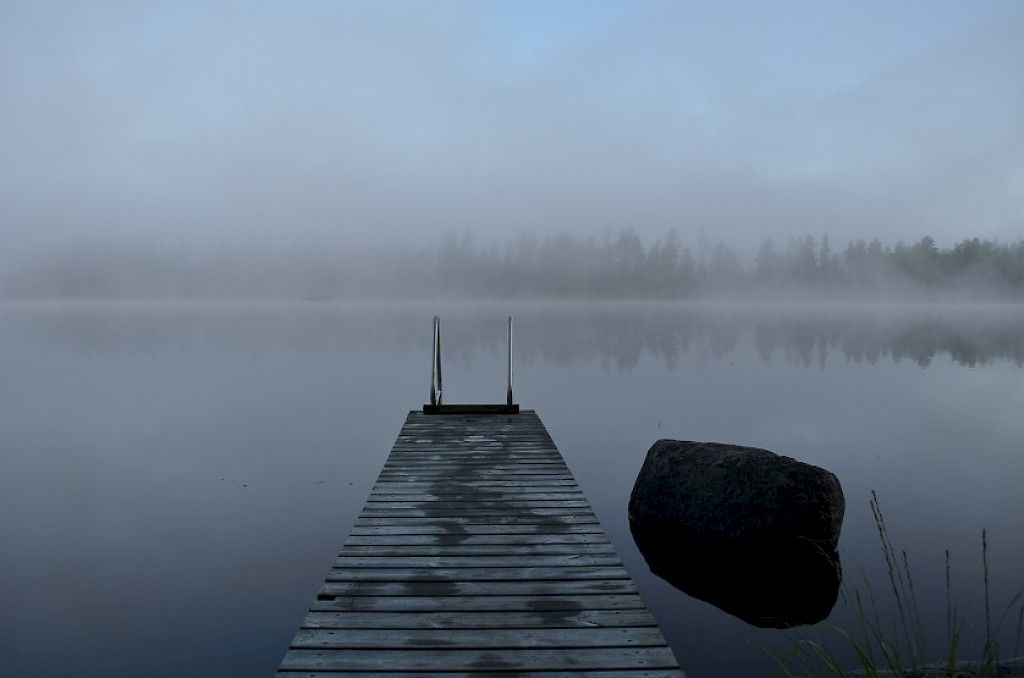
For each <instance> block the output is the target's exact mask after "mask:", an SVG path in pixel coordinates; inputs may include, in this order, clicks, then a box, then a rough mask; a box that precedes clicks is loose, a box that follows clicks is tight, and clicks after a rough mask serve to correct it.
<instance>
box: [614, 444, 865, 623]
mask: <svg viewBox="0 0 1024 678" xmlns="http://www.w3.org/2000/svg"><path fill="white" fill-rule="evenodd" d="M844 508H845V501H844V499H843V490H842V487H840V485H839V480H838V479H837V478H836V477H835V476H834V475H833V474H831V473H829V472H828V471H826V470H825V469H821V468H818V467H816V466H811V465H810V464H805V463H803V462H799V461H796V460H795V459H790V458H789V457H783V456H780V455H777V454H774V453H772V452H769V451H768V450H761V449H757V448H753V447H739V446H736V445H722V444H719V443H697V442H688V441H680V440H659V441H658V442H656V443H654V445H653V446H652V447H651V449H650V450H649V451H648V452H647V459H646V460H645V461H644V465H643V468H642V469H641V470H640V475H639V476H637V479H636V483H635V484H634V485H633V493H632V495H631V496H630V499H629V519H630V529H631V530H632V532H633V538H634V540H635V541H636V544H637V547H638V548H639V550H640V552H641V553H642V554H643V556H644V558H645V559H646V561H647V564H648V566H650V568H651V571H652V572H653V573H654V574H656V575H658V576H659V577H661V578H663V579H665V580H666V581H668V582H669V583H670V584H672V585H673V586H675V587H676V588H679V589H681V590H682V591H684V592H685V593H688V594H689V595H691V596H694V597H696V598H699V599H701V600H705V601H707V602H709V603H711V604H713V605H716V606H718V607H719V608H721V609H722V610H724V611H726V612H728V613H730V614H732V615H735V616H736V617H739V618H740V619H743V620H744V621H747V622H749V623H751V624H754V625H756V626H762V627H764V626H767V627H776V628H788V627H791V626H795V625H799V624H813V623H817V622H819V621H821V620H822V619H824V618H825V617H827V616H828V614H829V613H830V611H831V610H832V607H833V606H834V605H835V603H836V599H837V597H838V594H839V586H840V582H841V579H842V567H841V565H840V562H839V554H838V552H837V551H836V544H837V543H838V541H839V531H840V529H841V527H842V523H843V512H844Z"/></svg>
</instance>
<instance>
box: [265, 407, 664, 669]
mask: <svg viewBox="0 0 1024 678" xmlns="http://www.w3.org/2000/svg"><path fill="white" fill-rule="evenodd" d="M279 671H280V673H281V674H287V675H294V674H302V675H315V674H327V673H359V674H364V673H373V674H376V675H394V676H397V675H412V674H415V675H423V674H426V673H430V674H443V675H472V674H480V673H487V674H490V675H502V674H503V675H519V676H522V675H544V676H549V677H550V676H555V675H572V676H580V675H589V674H595V675H600V676H606V677H608V676H620V675H621V676H627V675H628V676H641V675H643V676H680V675H682V672H681V671H680V670H679V665H678V663H677V662H676V659H675V656H674V655H673V654H672V651H671V650H670V649H669V647H668V646H667V645H666V644H665V639H664V638H663V637H662V634H661V631H660V630H659V629H658V626H657V623H656V622H655V620H654V618H653V617H652V616H651V613H650V612H649V611H648V610H647V608H646V606H645V605H644V603H643V601H642V600H641V599H640V596H639V595H638V593H637V588H636V585H635V584H634V583H633V580H632V579H631V578H630V576H629V574H628V573H627V572H626V570H625V569H624V568H623V565H622V561H621V559H620V558H619V557H618V556H617V555H616V554H615V550H614V548H613V547H612V544H611V542H610V541H609V540H608V537H607V535H606V534H605V533H604V530H603V529H602V528H601V525H600V524H599V522H598V520H597V517H596V516H595V515H594V512H593V510H592V509H591V508H590V504H589V503H588V502H587V500H586V498H585V497H584V496H583V493H582V491H581V490H580V488H579V486H578V485H577V484H576V480H575V479H574V478H573V476H572V473H570V471H569V468H568V467H567V466H566V464H565V461H564V460H563V459H562V456H561V454H559V452H558V450H557V448H556V447H555V445H554V443H553V442H552V440H551V437H550V436H549V435H548V432H547V430H546V429H545V428H544V425H543V424H542V423H541V421H540V419H539V418H538V417H537V415H536V413H535V412H533V411H532V410H524V411H523V412H522V413H520V414H447V415H428V414H423V413H421V412H411V413H410V414H409V416H408V418H407V419H406V422H405V425H404V426H403V427H402V431H401V433H400V434H399V436H398V440H397V442H396V443H395V446H394V449H392V451H391V455H390V456H389V458H388V460H387V462H386V463H385V465H384V468H383V470H382V471H381V472H380V475H379V476H378V478H377V482H376V484H375V485H374V487H373V491H372V493H371V494H370V497H369V498H368V500H367V502H366V506H365V507H364V508H363V511H362V513H360V515H359V518H358V520H357V521H356V524H355V527H354V528H353V530H352V533H351V536H350V537H349V538H348V540H347V541H346V542H345V545H344V546H343V547H342V549H341V553H340V554H339V555H338V558H337V559H336V560H335V563H334V566H333V567H332V568H331V571H330V573H329V574H328V575H327V580H326V581H325V582H324V585H323V587H322V588H321V589H320V592H319V593H318V594H317V596H316V598H315V600H314V601H313V602H312V605H311V607H310V609H309V613H308V614H307V615H306V618H305V619H304V620H303V622H302V626H301V628H300V629H299V631H298V633H297V634H296V635H295V638H294V640H292V643H291V646H290V648H289V650H288V653H287V654H286V655H285V657H284V660H283V661H282V662H281V666H280V668H279Z"/></svg>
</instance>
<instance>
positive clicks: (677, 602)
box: [0, 302, 1024, 676]
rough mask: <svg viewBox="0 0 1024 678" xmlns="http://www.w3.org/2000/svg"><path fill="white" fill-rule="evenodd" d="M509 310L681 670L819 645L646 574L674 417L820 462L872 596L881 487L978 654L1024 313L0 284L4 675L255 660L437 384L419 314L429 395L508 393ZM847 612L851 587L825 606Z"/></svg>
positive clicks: (1014, 463) (252, 666) (548, 415)
mask: <svg viewBox="0 0 1024 678" xmlns="http://www.w3.org/2000/svg"><path fill="white" fill-rule="evenodd" d="M510 311H511V312H514V313H515V315H516V339H517V342H516V347H517V348H516V367H517V394H518V395H517V399H518V400H519V401H520V402H521V403H522V404H523V406H525V407H529V408H535V409H536V410H537V411H538V413H539V414H540V416H541V418H542V420H543V421H544V423H545V424H546V426H547V427H548V428H549V430H550V431H551V434H552V436H553V438H554V440H555V443H556V444H557V445H558V446H559V449H560V450H561V451H562V453H563V454H564V456H565V458H566V461H567V463H568V464H569V466H570V468H571V469H572V471H573V473H574V474H575V475H576V477H577V479H578V480H579V482H580V484H581V486H582V488H583V490H584V491H585V492H586V494H587V497H588V498H589V499H590V501H591V503H592V505H593V506H594V509H595V511H596V512H597V514H598V517H599V518H600V519H601V522H602V524H603V525H604V527H605V528H606V529H607V531H608V533H609V535H610V536H611V538H612V541H613V542H614V544H615V547H616V549H617V550H618V552H619V553H620V554H621V555H622V556H623V558H624V560H625V561H626V565H627V567H628V568H629V570H630V572H631V574H633V575H634V577H635V578H636V580H637V583H638V585H639V587H640V591H641V594H642V596H643V598H644V600H645V602H646V603H647V604H648V605H649V606H650V607H651V609H652V611H653V612H654V614H655V615H656V617H657V618H658V621H659V623H660V624H661V626H662V628H663V630H664V632H665V635H666V638H667V639H668V641H669V643H670V644H671V645H672V647H673V649H674V650H675V652H676V654H677V656H678V657H679V659H680V662H681V663H682V665H683V666H684V667H685V669H686V671H687V675H693V676H712V675H714V676H728V675H735V676H741V675H750V673H751V672H752V671H753V672H755V673H756V672H759V671H771V670H772V667H773V664H771V663H770V661H771V660H770V659H769V658H768V656H767V654H766V652H765V650H766V649H767V650H771V651H785V650H786V649H787V648H789V647H790V645H791V643H792V642H793V641H794V640H795V639H796V638H798V637H807V636H808V635H809V634H815V633H820V634H821V635H822V637H824V638H826V639H828V638H830V636H829V634H828V632H827V630H823V629H819V628H818V627H813V628H812V627H798V628H797V629H793V630H790V631H780V630H772V629H759V628H755V627H754V626H751V625H749V624H747V623H746V622H744V621H741V620H740V619H738V618H736V617H734V616H732V615H730V614H728V613H727V612H724V611H722V610H721V609H719V608H718V607H715V606H713V605H710V604H708V603H706V602H702V601H700V600H698V599H696V598H692V597H690V596H688V595H686V594H684V593H682V592H681V591H679V590H677V589H675V588H673V587H672V586H671V585H670V584H668V583H667V582H666V581H664V580H662V579H661V578H659V577H657V576H655V575H653V574H651V573H650V572H649V570H648V566H647V563H646V562H645V559H644V557H643V556H642V555H641V553H640V552H639V551H638V550H637V547H636V545H635V544H634V541H633V539H632V537H631V535H630V531H629V527H628V521H627V518H626V503H627V500H628V497H629V492H630V490H631V487H632V482H633V479H634V478H635V475H636V473H637V471H638V470H639V467H640V465H641V463H642V461H643V459H644V454H645V452H646V450H647V448H648V447H649V446H650V444H651V443H652V442H654V440H656V439H658V438H663V437H666V438H680V439H690V440H710V441H722V442H731V443H740V444H745V445H753V446H759V447H765V448H768V449H771V450H773V451H776V452H778V453H781V454H786V455H790V456H793V457H795V458H797V459H800V460H803V461H807V462H810V463H813V464H817V465H820V466H824V467H825V468H828V469H830V470H831V471H833V472H834V473H835V474H836V475H837V476H838V477H839V479H840V481H841V483H842V485H843V489H844V491H845V494H846V499H847V511H846V520H845V523H844V526H843V532H842V538H841V540H840V545H839V550H840V554H841V556H842V559H843V561H842V565H843V569H844V572H846V573H847V575H853V576H855V577H858V578H859V577H861V574H860V572H861V570H863V573H864V574H863V576H866V577H867V578H868V580H869V581H871V582H872V584H873V586H874V591H875V593H876V595H877V596H878V599H879V604H880V606H881V608H882V611H883V614H887V613H889V612H891V608H890V607H889V606H890V604H891V603H890V602H887V601H888V598H887V597H886V590H887V589H886V586H887V580H886V579H885V572H884V568H885V565H884V561H883V560H882V558H881V550H880V547H879V544H878V537H877V535H876V534H875V528H874V524H873V522H872V518H871V513H870V511H869V509H868V500H869V498H870V490H872V489H874V490H876V491H877V493H878V496H879V499H880V501H881V504H882V507H883V510H884V511H885V515H886V519H887V521H888V524H889V529H890V532H891V534H892V537H893V539H894V541H895V542H896V543H897V546H898V547H900V548H905V549H906V551H907V553H908V557H909V559H910V563H911V567H912V571H913V574H914V584H915V586H916V590H917V594H918V596H919V599H920V601H921V608H922V610H923V611H924V612H925V616H924V624H925V627H926V631H927V635H928V637H929V639H930V641H931V642H933V643H934V647H935V649H936V651H941V648H942V647H943V643H944V638H945V635H944V634H945V602H944V596H945V593H944V589H945V582H944V556H943V552H944V550H945V549H947V548H948V549H950V551H951V554H952V556H951V562H952V569H953V585H954V594H955V597H956V598H957V599H958V600H959V601H961V603H962V604H963V605H967V604H968V601H973V602H971V603H970V611H971V613H972V614H971V615H968V616H969V617H970V618H971V619H972V623H970V624H969V625H968V627H967V628H966V630H965V636H966V638H965V651H966V652H967V653H968V654H970V653H972V652H975V653H976V652H979V651H980V645H979V643H980V642H981V640H980V638H981V635H982V634H983V622H982V619H983V618H982V616H980V614H979V612H980V610H981V599H980V598H979V595H980V587H981V581H982V576H981V560H980V549H981V530H982V528H985V529H987V530H988V541H989V562H990V570H991V579H992V601H993V608H994V609H997V610H998V611H999V612H1001V611H1002V606H1004V605H1005V604H1006V603H1007V602H1009V598H1010V596H1012V594H1013V591H1014V590H1015V587H1017V586H1019V585H1020V584H1021V583H1022V582H1021V581H1020V579H1021V572H1022V571H1024V567H1022V565H1024V539H1022V538H1021V530H1020V526H1019V518H1020V516H1019V513H1020V507H1021V506H1024V485H1022V484H1021V482H1020V479H1021V478H1022V477H1024V475H1022V474H1024V455H1022V454H1021V441H1022V440H1024V417H1021V416H1020V413H1021V412H1022V411H1024V380H1022V371H1021V370H1022V364H1024V311H1022V310H1021V309H1020V308H1019V307H1016V306H1007V305H973V306H942V305H893V306H884V305H876V306H873V307H872V306H866V305H855V304H848V305H829V306H826V305H796V304H789V305H751V304H747V305H740V304H733V305H711V304H673V303H664V304H658V303H648V304H603V303H601V304H599V303H591V304H586V303H575V304H565V303H548V304H513V305H504V304H465V303H463V304H432V305H418V304H399V303H392V304H387V305H381V304H360V303H332V302H321V303H317V302H306V303H302V302H291V303H225V302H194V303H163V304H156V303H111V302H105V303H95V302H94V303H50V304H28V303H22V304H12V303H9V304H5V305H3V306H2V307H0V347H2V351H0V373H2V374H3V375H4V379H3V385H2V387H0V426H2V430H3V431H4V445H3V448H4V449H3V454H2V456H0V542H2V543H3V544H4V548H3V549H2V550H0V577H2V582H0V584H2V589H3V590H4V592H5V594H4V597H5V601H4V605H3V611H2V613H0V657H2V658H3V660H2V661H3V664H2V667H0V668H2V669H3V672H4V673H7V674H11V675H22V674H24V673H29V672H35V671H38V670H39V664H38V657H39V656H41V655H42V654H45V655H46V656H47V663H46V667H45V669H44V672H46V673H52V674H60V673H65V672H67V671H69V670H72V669H74V671H75V673H77V674H81V675H100V674H109V673H111V672H119V673H134V674H140V673H156V674H183V673H193V672H206V673H219V674H222V675H258V674H267V673H269V672H271V671H272V670H273V669H274V668H275V667H276V665H277V662H278V661H280V658H281V656H282V654H283V653H284V650H285V648H286V647H287V644H288V642H289V640H290V639H291V636H292V634H293V633H294V630H295V628H296V626H297V625H298V623H299V621H300V619H301V618H302V616H303V614H304V612H305V610H306V607H307V604H308V600H309V598H310V597H311V596H312V595H313V594H314V593H315V591H316V589H317V587H318V586H319V585H320V582H321V581H322V577H323V573H324V571H325V570H326V569H327V568H328V567H329V566H330V563H331V560H332V558H333V556H334V554H335V553H336V551H337V548H338V546H339V545H340V544H341V542H342V541H343V539H344V537H345V535H346V533H347V532H348V530H349V528H350V527H351V525H352V523H353V521H354V519H355V516H356V514H357V512H358V511H359V509H360V508H361V507H362V505H363V502H364V500H365V498H366V495H367V493H368V491H369V489H370V487H371V485H372V483H373V481H374V479H375V477H376V475H377V472H378V471H379V469H380V466H381V465H382V463H383V461H384V459H385V457H386V455H387V452H388V450H389V449H390V447H391V444H392V443H393V442H394V438H395V436H396V435H397V433H398V430H399V428H400V426H401V423H402V421H403V419H404V417H405V413H406V411H407V410H409V409H415V408H418V407H419V406H420V405H421V404H422V403H423V402H424V400H425V399H426V397H427V394H428V386H429V363H430V346H429V344H430V318H431V316H432V315H433V314H434V313H439V314H440V315H441V316H442V318H443V323H444V324H443V327H444V333H445V334H444V336H445V340H444V342H445V343H444V358H445V389H446V397H448V398H450V399H451V400H452V401H474V400H476V401H498V400H500V399H501V398H502V397H503V394H504V359H505V355H504V351H505V346H504V335H503V330H504V325H503V322H504V315H505V314H506V313H507V312H510ZM749 567H750V568H756V567H757V563H755V562H751V563H749ZM1014 614H1015V613H1014ZM972 615H973V616H972ZM850 622H851V619H850V610H849V608H848V607H847V606H846V605H845V604H844V603H843V601H842V598H840V601H839V602H838V603H837V605H836V607H835V609H834V610H833V612H832V614H831V616H830V617H829V620H828V623H834V624H838V625H846V626H849V624H850ZM1012 626H1013V624H1012V623H1009V622H1008V623H1006V624H1004V627H1003V628H1002V629H1001V630H1000V636H1001V637H1003V638H1004V640H1005V641H1006V642H1009V637H1010V636H1012V634H1013V631H1014V629H1012V628H1008V627H1012ZM44 631H45V632H44ZM840 649H841V648H840Z"/></svg>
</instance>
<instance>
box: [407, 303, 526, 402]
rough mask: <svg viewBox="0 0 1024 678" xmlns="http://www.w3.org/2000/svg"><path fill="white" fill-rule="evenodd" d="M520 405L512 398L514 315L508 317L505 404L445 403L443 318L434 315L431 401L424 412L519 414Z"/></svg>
mask: <svg viewBox="0 0 1024 678" xmlns="http://www.w3.org/2000/svg"><path fill="white" fill-rule="evenodd" d="M518 413H519V405H518V404H517V403H515V402H514V401H513V399H512V316H509V317H508V389H507V390H506V393H505V404H504V405H502V404H500V403H483V404H470V403H460V404H445V403H444V402H443V400H442V388H441V319H440V318H438V317H437V316H436V315H435V316H434V354H433V360H432V361H431V366H430V402H429V403H427V404H426V405H424V406H423V414H518Z"/></svg>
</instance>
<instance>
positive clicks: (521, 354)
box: [0, 303, 1024, 370]
mask: <svg viewBox="0 0 1024 678" xmlns="http://www.w3.org/2000/svg"><path fill="white" fill-rule="evenodd" d="M435 310H436V309H435V308H434V307H430V308H428V307H419V306H403V307H394V308H386V307H385V308H379V307H376V308H375V307H370V306H359V305H333V304H316V303H309V304H290V305H287V304H286V305H280V306H257V305H248V306H230V305H224V306H216V305H210V306H198V305H197V306H189V305H183V306H172V307H160V306H156V307H154V306H146V305H140V306H129V307H125V306H102V305H100V306H89V307H77V306H69V307H63V308H45V307H44V308H14V309H11V308H8V309H5V310H4V311H3V312H2V314H0V317H2V318H3V319H4V322H3V327H0V337H3V338H4V339H5V340H6V341H9V340H11V338H12V336H13V335H12V334H11V333H12V332H14V333H18V332H23V333H27V336H28V339H29V340H30V341H32V342H35V343H39V344H40V345H42V346H54V347H57V348H60V349H61V350H67V351H74V352H86V353H108V352H110V353H116V352H131V351H154V350H168V351H174V350H180V349H185V348H187V347H191V346H193V345H194V344H206V345H209V346H212V347H214V348H217V349H223V350H229V351H256V352H259V351H287V352H297V353H307V354H328V355H332V356H337V357H339V358H351V357H354V356H356V355H357V354H358V353H360V352H365V351H372V352H375V353H378V354H380V353H384V354H389V355H395V356H398V355H407V354H410V353H417V352H426V351H429V341H430V324H429V323H430V316H431V315H432V314H433V313H434V311H435ZM505 310H506V309H504V308H502V309H500V310H498V309H493V308H490V307H487V308H484V307H453V308H450V309H448V310H447V311H442V315H443V317H444V319H445V324H444V330H445V357H446V359H447V360H458V361H463V362H470V361H472V360H473V358H474V356H475V355H476V354H477V352H479V351H489V352H492V353H501V352H503V351H504V332H503V324H502V323H503V317H504V316H503V313H504V311H505ZM516 313H517V324H516V354H517V361H521V362H523V363H527V364H528V363H532V362H535V361H541V362H550V363H554V364H559V365H563V364H569V363H572V362H574V361H586V362H592V363H596V364H600V365H603V366H605V367H607V369H618V370H631V369H633V368H634V367H636V366H637V365H638V364H639V363H640V361H641V360H643V359H644V358H645V357H649V358H652V359H654V360H655V361H656V362H658V363H660V364H662V365H664V366H665V367H667V368H669V369H674V368H675V367H676V366H677V365H678V364H679V363H680V362H681V361H682V360H683V359H684V358H687V357H689V358H693V359H696V360H698V361H714V360H732V359H733V358H735V357H737V356H738V355H741V354H742V353H743V351H744V350H745V349H746V348H752V349H753V352H754V354H755V355H757V356H758V357H759V358H760V360H762V361H764V362H766V363H771V362H775V361H778V362H781V363H783V364H793V365H799V366H804V367H823V366H824V365H826V364H828V363H829V362H830V361H834V360H841V361H844V362H848V363H854V364H860V363H867V364H872V365H873V364H876V363H878V362H880V361H883V360H891V361H895V362H902V361H910V362H912V363H914V364H916V365H919V366H921V367H927V366H928V365H930V364H931V363H932V361H933V360H934V359H935V358H936V356H942V355H946V356H949V358H950V359H952V360H953V361H954V362H955V363H958V364H960V365H964V366H969V367H974V366H978V365H985V364H990V363H994V362H1005V363H1010V364H1013V365H1015V366H1017V367H1022V366H1024V310H1021V309H1018V308H1016V307H1012V306H1006V307H978V308H970V307H961V308H943V307H921V306H908V307H897V308H888V309H870V308H866V307H862V306H857V307H854V308H834V307H816V306H811V307H797V306H771V305H761V306H758V305H741V306H737V305H732V306H730V305H725V306H703V305H672V304H650V305H646V304H640V305H634V306H624V305H608V306H604V305H601V306H597V305H594V306H591V305H573V304H565V305H557V304H552V305H543V306H534V307H529V308H520V309H518V310H517V311H516ZM5 335H6V336H5Z"/></svg>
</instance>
